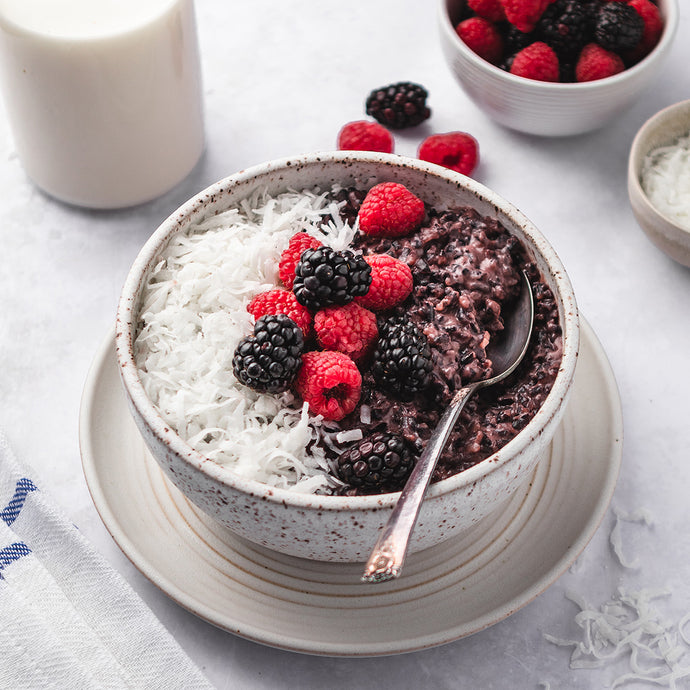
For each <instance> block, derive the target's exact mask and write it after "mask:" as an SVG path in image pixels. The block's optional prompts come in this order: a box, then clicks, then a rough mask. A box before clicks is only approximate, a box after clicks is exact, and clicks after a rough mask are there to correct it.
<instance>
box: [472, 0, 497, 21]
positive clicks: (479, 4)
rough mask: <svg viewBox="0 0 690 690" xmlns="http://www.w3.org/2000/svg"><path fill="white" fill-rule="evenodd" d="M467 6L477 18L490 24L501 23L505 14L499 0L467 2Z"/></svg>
mask: <svg viewBox="0 0 690 690" xmlns="http://www.w3.org/2000/svg"><path fill="white" fill-rule="evenodd" d="M467 6H468V7H469V8H470V9H471V10H474V13H475V14H476V15H477V16H478V17H483V18H484V19H488V20H489V21H490V22H503V21H505V18H506V13H505V12H504V11H503V5H502V4H501V0H467Z"/></svg>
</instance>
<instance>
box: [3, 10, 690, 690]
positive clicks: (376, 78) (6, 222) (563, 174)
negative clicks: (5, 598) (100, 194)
mask: <svg viewBox="0 0 690 690" xmlns="http://www.w3.org/2000/svg"><path fill="white" fill-rule="evenodd" d="M682 9H685V8H684V7H683V8H682ZM197 16H198V23H199V38H200V43H201V52H202V63H203V71H204V79H205V86H204V89H205V104H206V122H207V132H208V144H207V152H206V154H205V156H204V158H203V160H202V161H201V162H200V164H199V165H198V166H197V168H196V169H195V170H194V171H193V173H192V174H191V175H190V176H189V178H188V179H187V180H186V181H184V182H183V183H182V184H180V185H179V186H178V187H177V188H176V189H174V190H173V191H172V192H170V193H168V194H167V195H165V196H164V197H162V198H160V199H158V200H156V201H155V202H153V203H150V204H147V205H145V206H141V207H138V208H134V209H130V210H125V211H119V212H91V211H86V210H82V209H79V208H73V207H68V206H65V205H63V204H60V203H58V202H56V201H54V200H53V199H51V198H48V197H47V196H45V195H44V194H42V193H41V192H40V191H38V190H37V189H36V188H35V187H34V186H33V185H32V184H31V182H30V181H29V180H28V179H27V178H26V176H25V173H24V171H23V169H22V167H21V164H20V162H19V160H18V159H17V157H16V155H15V153H14V148H13V143H12V136H11V133H10V132H9V131H8V127H7V124H6V119H5V117H4V113H1V112H0V147H1V150H0V193H1V194H2V205H1V207H0V236H1V238H2V240H1V241H2V247H3V253H2V270H1V271H0V299H1V300H2V318H1V319H0V370H1V374H0V426H2V428H4V430H5V431H6V433H7V435H8V437H9V439H10V442H11V443H12V445H13V446H14V448H15V450H16V451H17V454H18V455H19V456H20V457H21V458H22V459H23V460H25V461H26V462H28V463H30V464H31V465H32V466H33V467H34V468H35V470H36V473H37V476H38V478H39V480H40V481H41V482H42V485H43V486H44V487H45V488H46V489H48V490H49V491H50V492H52V494H53V495H54V497H55V498H56V500H57V501H58V502H59V503H60V504H61V505H62V507H63V508H64V509H65V510H66V511H67V512H68V514H69V515H70V517H71V518H72V519H73V521H74V522H75V524H76V525H78V527H79V528H80V529H81V531H82V532H83V533H84V534H85V535H86V536H87V537H88V538H89V539H90V541H91V542H92V543H93V544H94V546H95V547H96V548H97V549H98V550H99V551H100V552H101V553H103V554H104V555H105V557H106V558H107V559H108V560H109V561H110V562H111V563H112V565H113V566H114V567H115V568H116V569H117V570H119V571H120V572H121V573H122V574H123V575H124V577H125V578H126V579H127V580H128V581H129V582H130V583H131V584H132V586H133V587H134V588H135V589H136V591H138V592H139V593H140V595H141V596H142V597H143V599H144V600H145V601H146V602H147V603H148V604H149V606H150V607H151V608H152V609H153V611H154V612H155V613H156V615H157V616H158V617H159V618H160V619H161V620H162V622H163V623H164V624H165V625H166V626H167V627H168V629H169V630H170V631H171V633H172V634H173V635H174V636H175V637H176V638H177V639H178V640H179V642H180V643H181V645H182V646H183V647H184V649H185V650H186V651H187V652H188V654H189V655H190V656H191V657H192V659H194V660H195V661H196V662H197V663H198V664H199V666H200V667H201V668H202V669H203V670H204V672H205V673H206V674H207V676H208V678H209V679H210V681H211V682H212V683H213V684H214V685H215V686H216V687H217V688H219V689H223V688H251V689H259V688H261V689H263V688H274V687H299V688H303V689H308V688H314V689H316V688H323V687H329V688H359V687H367V686H368V684H369V683H371V682H373V681H375V685H376V686H377V687H379V688H381V690H385V689H387V688H419V687H429V688H513V687H520V688H537V687H543V686H540V683H542V682H543V683H550V684H551V687H552V688H600V687H607V685H608V684H609V683H610V682H611V681H612V679H613V678H615V677H616V676H617V675H618V674H619V673H621V672H622V671H624V670H625V669H626V664H625V663H623V664H618V665H616V666H613V667H606V668H603V669H600V670H577V671H573V670H570V669H569V667H568V657H569V652H568V650H566V649H562V648H559V647H555V646H554V645H552V644H550V643H549V642H547V641H545V640H544V639H543V633H544V632H550V633H553V634H556V635H564V636H568V635H574V634H576V632H577V628H576V627H575V624H574V622H573V616H574V614H575V612H576V607H575V606H574V605H573V604H572V603H571V602H569V601H568V600H567V599H566V598H565V596H564V593H565V592H566V591H568V590H573V591H576V592H581V593H587V594H588V596H589V597H590V599H591V600H592V602H593V603H594V604H597V605H598V604H600V603H603V602H604V601H605V600H606V599H607V598H609V597H610V596H613V595H614V594H615V592H616V588H617V587H618V586H621V585H622V586H624V587H626V588H628V589H636V588H642V587H668V589H669V591H670V594H669V596H667V597H665V598H664V599H662V600H659V601H658V602H657V604H658V607H659V609H660V610H661V611H663V612H664V614H665V615H666V616H667V617H668V618H669V619H670V620H672V621H679V620H680V619H681V618H682V616H684V615H685V614H686V613H688V612H690V591H689V588H688V584H687V583H688V581H690V531H689V530H688V527H687V518H688V510H687V505H688V501H687V487H688V486H689V485H690V462H689V460H690V454H689V451H688V449H689V448H690V424H689V423H688V419H689V414H688V413H689V408H690V405H689V404H688V397H687V392H688V391H689V390H690V362H689V356H688V349H687V348H688V342H690V307H689V302H688V294H690V270H688V269H686V268H684V267H682V266H680V265H678V264H675V263H674V262H672V261H671V260H670V259H668V258H667V257H666V256H664V255H663V254H661V253H660V252H659V251H658V250H657V249H656V248H655V247H653V246H652V245H651V244H650V243H649V241H648V240H647V239H646V237H645V236H644V235H643V233H642V232H641V230H640V229H639V227H638V226H637V224H636V223H635V220H634V218H633V216H632V213H631V211H630V207H629V205H628V200H627V193H626V181H625V174H626V162H627V154H628V149H629V146H630V143H631V141H632V138H633V136H634V134H635V132H636V131H637V129H638V127H639V126H640V125H641V124H642V123H643V122H644V120H645V119H646V118H647V117H649V116H650V115H652V114H653V113H654V112H656V111H657V110H659V109H660V108H662V107H664V106H666V105H669V104H671V103H674V102H676V101H680V100H684V99H686V98H687V97H688V94H689V93H690V89H689V87H690V78H689V77H688V70H687V65H688V62H689V61H690V42H688V40H687V36H688V33H689V32H690V23H689V20H688V19H687V17H686V16H683V15H682V16H681V22H680V26H679V31H678V35H677V40H676V42H675V45H674V48H673V50H672V53H671V55H670V57H669V59H668V61H667V63H666V68H665V70H664V71H663V72H662V74H661V75H660V77H659V78H658V79H657V80H656V82H655V83H654V84H653V85H652V87H651V88H649V89H648V90H647V91H646V92H645V94H644V96H643V97H642V98H641V100H639V102H637V103H635V104H634V105H633V106H632V107H631V108H630V109H629V110H628V111H627V112H626V113H625V114H624V115H623V116H622V117H621V118H620V119H618V121H616V122H614V123H612V124H611V125H610V126H607V127H606V128H605V129H603V130H601V131H598V132H595V133H592V134H588V135H584V136H580V137H577V138H570V139H554V140H548V139H547V140H543V139H539V138H536V137H530V136H523V135H520V134H516V133H514V132H511V131H508V130H506V129H502V128H500V127H499V126H497V125H495V124H494V123H492V122H491V121H489V120H488V119H487V118H486V117H485V116H484V115H483V114H482V113H481V112H479V111H478V110H477V109H476V108H475V107H474V106H473V105H472V104H471V103H470V101H469V100H468V99H467V97H466V96H465V95H464V94H463V93H462V92H461V91H460V90H459V88H458V87H457V86H456V84H455V82H454V81H453V80H452V77H451V75H450V72H449V71H448V69H447V68H446V65H445V64H444V62H443V58H442V56H441V52H440V49H439V45H438V41H437V32H436V9H435V3H432V2H431V0H427V2H414V1H412V0H404V1H403V2H400V1H398V2H394V1H393V0H378V1H377V2H364V1H363V0H359V1H358V2H354V3H350V4H349V5H343V4H337V5H336V4H335V3H317V2H314V1H313V0H312V1H311V2H310V1H309V0H291V1H290V2H278V1H277V0H253V2H248V1H245V2H240V3H237V2H234V3H228V2H222V1H221V0H199V2H198V3H197ZM399 80H412V81H417V82H420V83H422V84H424V85H425V86H426V87H427V88H428V90H429V92H430V99H429V102H430V105H431V108H432V110H433V115H432V118H431V119H430V120H429V121H428V122H427V123H426V124H424V125H423V126H421V127H419V128H417V129H415V130H411V131H407V132H405V133H401V134H399V135H397V136H396V143H397V149H396V150H397V152H398V153H402V154H408V155H414V154H415V151H416V147H417V145H418V143H419V141H420V140H421V139H422V138H423V137H424V136H425V135H426V134H428V133H431V132H443V131H450V130H458V129H459V130H465V131H468V132H470V133H471V134H473V135H474V136H475V137H476V138H477V139H478V141H479V143H480V147H481V157H482V160H481V164H480V167H479V168H478V170H477V171H476V174H475V177H476V178H477V179H478V180H479V181H481V182H483V183H484V184H486V185H487V186H489V187H491V188H493V189H494V190H496V191H497V192H499V193H500V194H502V195H503V196H504V197H506V198H507V199H509V200H510V201H512V202H513V203H515V204H516V205H517V206H518V207H519V208H520V209H521V210H522V211H523V212H525V213H526V215H527V216H529V217H530V218H531V219H532V220H533V221H534V222H535V223H536V224H537V226H538V227H539V228H540V229H541V230H542V231H543V232H544V234H545V235H546V236H547V238H548V239H549V240H550V241H551V243H552V244H553V245H554V247H555V248H556V250H557V252H558V253H559V254H560V256H561V258H562V260H563V262H564V264H565V266H566V268H567V270H568V272H569V274H570V277H571V279H572V281H573V284H574V286H575V291H576V294H577V296H578V300H579V304H580V307H581V309H582V312H583V314H584V315H585V317H586V318H587V319H588V320H589V322H590V323H591V324H592V326H593V328H594V330H595V331H596V333H597V334H598V336H599V338H600V340H601V342H602V344H603V346H604V348H605V349H606V352H607V354H608V356H609V358H610V360H611V363H612V366H613V369H614V371H615V374H616V377H617V380H618V384H619V388H620V392H621V397H622V401H623V414H624V421H625V441H624V451H623V456H624V457H623V468H622V472H621V476H620V480H619V484H618V487H617V490H616V493H615V496H614V500H613V505H614V506H616V507H618V508H619V509H620V510H622V511H633V510H635V509H638V508H644V509H646V510H647V511H649V513H650V514H651V516H652V518H653V520H654V524H653V526H651V527H647V526H644V525H640V524H634V523H626V524H625V525H624V530H623V538H624V547H625V550H626V553H628V554H629V555H630V557H633V556H635V557H637V558H639V567H638V568H637V569H627V568H623V567H622V566H621V565H620V563H619V562H618V561H617V560H616V558H615V557H614V555H613V553H612V551H611V549H610V547H609V541H608V540H609V534H610V532H611V529H612V527H613V524H614V519H613V514H612V513H611V512H610V513H609V514H608V515H607V517H606V518H605V520H604V522H603V524H602V525H601V527H600V529H599V531H598V532H597V534H596V535H595V537H594V539H593V540H592V542H591V543H590V545H589V546H588V548H587V549H586V550H585V552H584V553H583V555H582V556H581V557H580V559H579V560H578V562H577V563H576V565H575V566H574V567H573V568H571V569H570V571H569V572H568V573H566V574H565V575H564V576H563V577H562V578H560V579H559V580H558V581H557V582H556V583H555V584H554V585H553V586H552V587H551V588H550V589H549V590H547V591H546V592H545V593H544V594H543V595H541V596H540V597H538V598H537V599H536V600H535V601H534V602H532V603H531V604H529V605H528V606H527V607H525V608H524V609H522V610H521V611H519V612H517V613H516V614H514V615H513V616H511V617H510V618H508V619H507V620H505V621H503V622H502V623H500V624H498V625H495V626H494V627H492V628H489V629H487V630H485V631H483V632H481V633H478V634H476V635H474V636H472V637H470V638H467V639H464V640H460V641H457V642H455V643H452V644H448V645H445V646H443V647H439V648H435V649H430V650H427V651H423V652H416V653H412V654H406V655H402V656H397V657H389V658H376V659H330V658H320V657H311V656H307V655H295V654H292V653H289V652H285V651H280V650H275V649H271V648H268V647H264V646H261V645H258V644H255V643H252V642H248V641H246V640H243V639H241V638H239V637H236V636H233V635H232V634H229V633H225V632H222V631H220V630H217V629H215V628H213V627H211V626H209V625H208V624H207V623H205V622H203V621H201V620H199V619H197V618H196V617H195V616H194V615H192V614H190V613H188V612H186V611H184V610H182V609H181V608H179V607H178V606H177V605H176V604H174V603H173V602H172V601H170V600H169V599H168V598H167V597H166V595H165V594H163V593H161V592H160V591H159V590H158V589H157V588H156V587H154V586H153V585H152V584H151V583H149V582H148V581H147V580H146V579H145V578H144V577H143V576H142V575H141V574H140V573H139V572H138V571H137V570H136V569H135V568H134V567H133V566H132V565H131V564H130V563H129V561H128V560H127V558H126V557H125V556H124V555H123V554H122V553H121V552H120V551H119V549H118V547H117V546H116V545H115V544H114V542H113V541H112V539H111V538H110V536H109V534H108V533H107V531H106V529H105V528H104V526H103V524H102V523H101V521H100V519H99V517H98V515H97V513H96V510H95V508H94V506H93V504H92V502H91V498H90V496H89V493H88V490H87V487H86V484H85V481H84V477H83V475H82V471H81V466H80V458H79V447H78V413H79V402H80V395H81V391H82V387H83V384H84V381H85V378H86V375H87V372H88V369H89V366H90V363H91V360H92V357H93V356H94V354H95V352H96V351H97V349H98V347H99V345H100V344H101V342H102V341H103V339H104V338H105V337H106V335H107V334H108V333H109V331H110V329H111V327H112V324H113V319H114V312H115V305H116V300H117V297H118V293H119V290H120V286H121V284H122V282H123V279H124V276H125V274H126V272H127V270H128V268H129V265H130V263H131V262H132V260H133V259H134V257H135V255H136V253H137V251H138V249H139V248H140V246H141V245H142V244H143V243H144V241H145V240H146V239H147V237H148V236H149V234H150V233H151V232H152V230H153V229H154V228H155V227H156V226H157V224H158V223H159V222H160V221H161V220H162V219H164V218H165V217H166V216H167V215H169V214H170V213H171V212H172V211H173V210H174V209H175V208H176V207H177V206H178V205H179V204H180V203H181V202H182V201H184V200H185V199H186V198H188V197H189V196H191V195H192V194H194V193H195V192H196V191H198V190H199V189H201V188H202V187H204V186H206V185H207V184H210V183H211V182H213V181H215V180H217V179H219V178H221V177H224V176H225V175H227V174H230V173H232V172H234V171H237V170H239V169H241V168H244V167H247V166H249V165H252V164H254V163H259V162H262V161H265V160H268V159H271V158H275V157H282V156H285V155H290V154H298V153H303V152H309V151H316V150H326V149H331V148H334V146H335V139H336V135H337V132H338V130H339V129H340V127H341V126H342V125H343V124H344V123H345V122H347V121H349V120H353V119H360V118H362V117H363V116H364V112H363V102H364V99H365V97H366V95H367V93H368V92H369V90H370V89H372V88H374V87H376V86H380V85H383V84H387V83H390V82H393V81H399ZM573 491H577V487H573ZM687 663H688V664H689V665H690V660H689V661H688V662H687ZM633 687H634V686H633ZM638 687H642V686H638ZM681 687H682V686H681Z"/></svg>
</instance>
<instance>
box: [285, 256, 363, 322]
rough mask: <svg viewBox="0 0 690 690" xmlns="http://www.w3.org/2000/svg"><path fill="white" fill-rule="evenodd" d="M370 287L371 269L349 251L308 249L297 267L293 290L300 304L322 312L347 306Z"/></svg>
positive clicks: (360, 258) (359, 257)
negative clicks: (340, 305)
mask: <svg viewBox="0 0 690 690" xmlns="http://www.w3.org/2000/svg"><path fill="white" fill-rule="evenodd" d="M370 284H371V266H370V265H369V264H368V263H367V262H366V261H365V260H364V259H363V258H362V257H361V256H356V255H355V254H353V253H352V252H350V251H347V250H346V251H342V252H336V251H334V250H333V249H331V248H330V247H318V248H317V249H306V250H305V251H304V252H302V255H301V257H300V260H299V261H298V262H297V266H296V267H295V280H294V282H293V284H292V290H293V292H294V293H295V297H296V298H297V301H298V302H299V303H300V304H303V305H304V306H305V307H307V308H308V309H321V308H323V307H328V306H330V305H331V304H347V303H348V302H351V301H352V300H353V299H354V298H355V297H357V296H359V295H365V294H366V293H367V291H368V290H369V285H370Z"/></svg>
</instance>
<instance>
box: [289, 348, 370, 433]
mask: <svg viewBox="0 0 690 690" xmlns="http://www.w3.org/2000/svg"><path fill="white" fill-rule="evenodd" d="M295 390H296V391H297V393H298V395H299V396H300V397H301V398H302V400H304V401H305V402H307V403H308V404H309V409H310V411H311V412H312V414H315V415H316V414H320V415H322V416H323V418H324V419H333V420H335V421H339V420H341V419H342V418H343V417H345V416H346V415H348V414H350V412H352V411H353V410H354V409H355V407H357V403H358V402H359V396H360V395H361V392H362V375H361V374H360V373H359V369H357V365H356V364H355V363H354V362H353V361H352V359H350V357H348V356H347V355H344V354H343V353H342V352H334V351H332V350H324V351H320V352H317V351H314V352H305V353H304V354H303V355H302V366H301V367H300V370H299V373H298V374H297V378H296V379H295Z"/></svg>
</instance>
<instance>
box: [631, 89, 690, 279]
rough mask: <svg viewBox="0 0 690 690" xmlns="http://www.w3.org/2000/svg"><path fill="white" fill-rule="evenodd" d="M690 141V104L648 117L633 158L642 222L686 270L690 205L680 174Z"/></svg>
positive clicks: (636, 207)
mask: <svg viewBox="0 0 690 690" xmlns="http://www.w3.org/2000/svg"><path fill="white" fill-rule="evenodd" d="M689 141H690V100H689V101H682V102H680V103H676V104H674V105H671V106H668V107H667V108H664V109H663V110H661V111H659V112H658V113H656V115H653V116H652V117H651V118H649V119H648V120H647V121H646V122H645V123H644V124H643V125H642V127H641V128H640V129H639V131H638V132H637V134H636V135H635V138H634V139H633V143H632V146H631V147H630V155H629V158H628V196H629V198H630V206H631V207H632V210H633V214H634V215H635V218H636V219H637V222H638V223H639V225H640V227H641V228H642V229H643V230H644V232H645V233H646V234H647V237H649V239H650V240H651V241H652V242H653V243H654V244H655V245H656V246H657V247H658V248H659V249H661V250H662V251H663V252H665V253H666V254H667V255H668V256H670V257H671V258H672V259H675V260H676V261H678V262H679V263H681V264H683V265H684V266H690V213H688V211H687V200H685V208H684V206H683V203H684V196H683V194H684V192H685V193H687V191H688V186H687V172H685V183H683V182H682V181H681V180H679V172H680V173H682V172H683V163H682V161H683V156H685V158H684V160H685V161H687V156H688V151H687V149H688V142H689ZM683 143H685V146H684V147H683V146H682V144H683ZM679 165H680V166H681V167H680V169H679V167H678V166H679ZM685 170H686V171H687V163H686V164H685Z"/></svg>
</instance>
